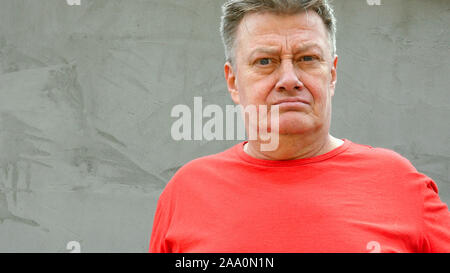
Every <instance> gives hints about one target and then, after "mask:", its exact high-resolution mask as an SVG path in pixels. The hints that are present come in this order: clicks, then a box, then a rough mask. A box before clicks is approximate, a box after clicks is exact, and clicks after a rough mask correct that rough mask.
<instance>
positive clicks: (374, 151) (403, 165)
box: [348, 143, 417, 172]
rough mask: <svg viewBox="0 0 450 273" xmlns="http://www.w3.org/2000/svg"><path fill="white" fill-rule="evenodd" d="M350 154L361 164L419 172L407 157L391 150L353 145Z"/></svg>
mask: <svg viewBox="0 0 450 273" xmlns="http://www.w3.org/2000/svg"><path fill="white" fill-rule="evenodd" d="M348 153H350V154H352V155H353V156H354V157H356V158H357V159H359V160H361V163H363V162H364V163H365V164H370V165H372V166H380V165H381V166H382V167H383V169H390V170H396V171H405V172H417V170H416V168H415V167H414V166H413V165H412V163H411V162H410V161H409V160H408V159H407V158H406V157H404V156H402V155H401V154H399V153H398V152H396V151H394V150H391V149H387V148H383V147H373V146H370V145H364V144H358V143H352V145H351V147H350V149H349V150H348Z"/></svg>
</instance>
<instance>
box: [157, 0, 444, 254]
mask: <svg viewBox="0 0 450 273" xmlns="http://www.w3.org/2000/svg"><path fill="white" fill-rule="evenodd" d="M223 12H224V15H223V17H222V27H221V31H222V37H223V41H224V44H225V49H226V57H227V62H226V64H225V68H224V70H225V78H226V82H227V85H228V90H229V92H230V94H231V97H232V99H233V101H234V102H235V103H236V104H240V105H241V106H243V107H246V106H249V105H259V106H260V105H266V106H267V107H268V108H271V107H274V106H277V107H278V110H279V116H278V128H279V135H278V137H279V144H278V146H277V148H276V149H272V150H269V151H266V150H263V149H261V143H262V142H263V141H261V139H260V138H256V139H251V140H249V141H246V142H243V143H241V144H238V145H236V146H234V147H232V148H231V149H228V150H226V151H224V152H222V153H219V154H216V155H211V156H206V157H203V158H199V159H196V160H194V161H191V162H190V163H188V164H186V165H185V166H183V167H182V168H181V169H180V170H179V171H178V172H177V173H176V174H175V175H174V177H173V178H172V180H171V181H170V182H169V183H168V185H167V186H166V188H165V190H164V192H163V193H162V194H161V196H160V199H159V201H158V207H157V211H156V214H155V218H154V226H153V232H152V236H151V242H150V252H448V251H449V250H450V213H449V211H448V208H447V206H446V205H445V204H444V203H443V202H441V201H440V199H439V196H438V194H437V192H438V191H437V187H436V184H435V183H434V182H433V181H432V180H431V179H430V178H429V177H427V176H425V175H423V174H421V173H419V172H417V170H416V169H415V168H414V167H413V166H412V165H411V164H410V162H409V161H408V160H407V159H405V158H403V157H401V156H400V155H399V154H397V153H395V152H393V151H390V150H387V149H382V148H373V147H371V146H366V145H360V144H356V143H353V142H351V141H349V140H347V139H337V138H335V137H333V136H331V135H330V134H329V128H330V120H331V99H332V97H333V95H334V91H335V86H336V79H337V73H336V67H337V60H338V58H337V56H336V49H335V48H336V47H335V31H336V27H335V18H334V15H333V10H332V8H331V7H330V6H329V4H328V3H327V1H326V0H309V1H308V0H306V1H305V0H303V1H301V0H232V1H228V2H227V3H225V5H224V7H223ZM247 130H248V126H247Z"/></svg>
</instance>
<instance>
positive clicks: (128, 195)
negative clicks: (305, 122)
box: [0, 0, 450, 252]
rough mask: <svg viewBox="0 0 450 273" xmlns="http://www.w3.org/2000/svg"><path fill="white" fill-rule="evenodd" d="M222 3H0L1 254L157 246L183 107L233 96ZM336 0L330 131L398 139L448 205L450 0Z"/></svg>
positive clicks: (185, 147)
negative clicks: (155, 230)
mask: <svg viewBox="0 0 450 273" xmlns="http://www.w3.org/2000/svg"><path fill="white" fill-rule="evenodd" d="M222 3H223V1H213V0H183V1H181V0H178V1H177V0H121V1H119V0H108V1H106V0H81V5H80V6H69V5H67V4H66V1H65V0H42V1H34V0H1V1H0V252H11V251H14V252H24V251H26V252H68V250H67V249H66V244H67V243H68V242H69V241H78V242H80V245H81V251H82V252H145V251H147V249H148V242H149V240H150V233H151V227H152V221H153V215H154V211H155V206H156V201H157V199H158V196H159V194H160V192H161V191H162V189H163V188H164V185H165V183H166V182H167V181H168V180H169V179H170V178H171V176H172V175H173V174H174V172H175V171H176V170H177V169H178V168H179V167H180V166H181V165H183V164H184V163H186V162H187V161H189V160H191V159H193V158H196V157H199V156H203V155H207V154H211V153H216V152H219V151H222V150H224V149H226V148H228V147H230V146H232V145H234V144H235V143H237V142H238V141H211V142H207V141H191V142H188V141H182V142H176V141H174V140H172V138H171V136H170V128H171V125H172V123H173V122H174V121H175V119H174V118H171V117H170V111H171V109H172V107H173V106H174V105H177V104H187V105H190V106H192V105H193V97H194V96H201V97H203V105H207V104H218V105H221V106H225V105H227V104H232V101H231V99H230V98H229V97H228V94H227V91H226V86H225V82H224V79H223V49H222V45H221V41H220V36H219V33H218V26H219V17H220V6H221V4H222ZM381 3H382V5H381V6H369V5H367V3H366V1H365V0H335V1H334V5H335V7H336V14H337V17H338V22H339V24H338V29H339V30H338V39H337V42H338V54H339V57H340V60H339V68H338V73H339V74H338V88H337V91H336V95H335V97H334V105H333V123H332V134H333V135H335V136H337V137H341V138H348V139H350V140H352V141H354V142H359V143H363V144H369V145H372V146H380V147H385V148H390V149H394V150H396V151H397V152H399V153H401V154H402V155H404V156H405V157H407V158H408V159H410V160H411V162H412V163H413V164H414V165H415V166H416V168H418V169H419V170H420V171H422V172H424V173H425V174H427V175H429V176H430V177H431V178H433V179H434V180H435V181H436V183H437V184H438V187H439V189H440V196H441V198H442V199H443V200H444V201H446V202H447V203H450V122H449V116H450V99H449V92H448V91H449V86H450V80H449V76H448V75H450V68H449V67H450V66H449V64H450V56H449V47H450V46H449V45H450V34H449V29H448V25H449V23H450V2H449V1H447V0H427V1H422V0H381Z"/></svg>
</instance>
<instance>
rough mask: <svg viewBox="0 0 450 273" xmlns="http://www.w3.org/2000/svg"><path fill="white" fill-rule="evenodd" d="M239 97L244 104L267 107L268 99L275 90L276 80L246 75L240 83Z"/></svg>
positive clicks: (268, 77) (269, 77)
mask: <svg viewBox="0 0 450 273" xmlns="http://www.w3.org/2000/svg"><path fill="white" fill-rule="evenodd" d="M238 85H239V86H238V88H239V95H240V98H241V100H242V104H256V105H265V104H266V102H267V97H268V96H269V95H270V93H271V91H272V90H273V88H274V86H275V85H274V80H273V77H271V76H265V77H255V76H251V75H246V77H245V76H244V77H242V78H241V80H240V81H238Z"/></svg>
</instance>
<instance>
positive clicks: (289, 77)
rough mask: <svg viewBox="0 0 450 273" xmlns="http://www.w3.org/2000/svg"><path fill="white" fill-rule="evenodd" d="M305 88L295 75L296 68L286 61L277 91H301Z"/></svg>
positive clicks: (282, 66) (281, 68)
mask: <svg viewBox="0 0 450 273" xmlns="http://www.w3.org/2000/svg"><path fill="white" fill-rule="evenodd" d="M303 87H304V85H303V83H302V82H301V81H300V79H299V78H298V76H297V74H296V73H295V67H294V65H293V64H292V62H291V61H285V62H283V63H282V64H281V67H280V78H279V80H278V82H277V84H276V86H275V89H276V90H277V91H280V92H281V91H293V90H295V91H300V90H302V89H303Z"/></svg>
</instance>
